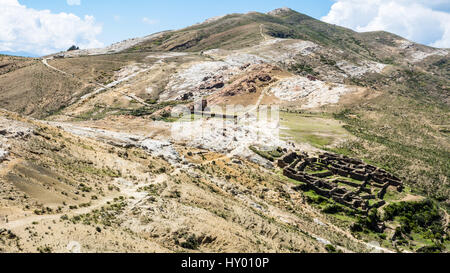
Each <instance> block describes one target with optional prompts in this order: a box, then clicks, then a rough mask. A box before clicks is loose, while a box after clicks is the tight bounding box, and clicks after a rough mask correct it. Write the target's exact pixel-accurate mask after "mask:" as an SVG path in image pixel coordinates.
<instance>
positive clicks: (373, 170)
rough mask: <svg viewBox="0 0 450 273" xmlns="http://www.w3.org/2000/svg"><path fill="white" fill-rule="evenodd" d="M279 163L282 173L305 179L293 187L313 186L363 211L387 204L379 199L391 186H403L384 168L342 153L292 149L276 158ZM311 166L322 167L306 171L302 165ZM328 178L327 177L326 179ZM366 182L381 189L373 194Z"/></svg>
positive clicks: (323, 194)
mask: <svg viewBox="0 0 450 273" xmlns="http://www.w3.org/2000/svg"><path fill="white" fill-rule="evenodd" d="M278 166H279V167H280V168H283V175H284V176H286V177H289V178H291V179H294V180H296V181H299V182H302V183H304V185H303V186H299V187H295V188H294V189H296V190H299V189H302V190H313V191H314V192H316V193H317V194H319V195H321V196H323V197H327V198H331V199H332V200H334V201H335V202H337V203H339V204H342V205H345V206H348V207H350V208H354V209H360V210H362V211H366V212H367V211H368V210H369V209H370V208H373V207H375V208H378V207H381V206H383V205H384V204H386V202H385V201H384V200H382V199H383V198H384V196H385V195H386V192H387V189H388V188H389V187H390V186H392V187H396V188H397V190H398V191H402V189H403V183H402V182H401V180H400V179H398V178H397V177H395V176H393V175H392V174H390V173H388V172H386V171H385V170H382V169H380V168H377V167H375V166H372V165H368V164H365V163H364V162H362V161H361V160H358V159H354V158H349V157H346V156H342V155H336V154H331V153H323V154H320V155H319V157H309V156H308V155H307V154H298V153H295V152H291V153H287V154H286V155H285V156H283V157H282V158H281V159H280V160H278ZM311 166H320V167H321V168H322V169H323V170H321V171H320V172H318V173H315V174H308V173H307V172H306V171H305V169H306V168H308V167H311ZM339 176H340V177H345V178H351V179H353V180H355V181H360V182H362V183H357V182H352V181H351V179H348V180H346V179H336V177H339ZM327 178H330V179H328V180H327ZM339 184H345V185H348V186H350V187H352V188H355V189H356V190H355V191H351V190H350V189H347V188H344V187H339ZM367 186H373V187H376V188H380V189H381V190H380V191H379V192H378V194H376V195H375V194H373V193H372V189H371V188H367ZM363 193H364V194H363ZM377 198H378V199H381V200H380V201H378V202H377V203H375V204H374V205H372V206H371V207H370V206H369V200H376V199H377Z"/></svg>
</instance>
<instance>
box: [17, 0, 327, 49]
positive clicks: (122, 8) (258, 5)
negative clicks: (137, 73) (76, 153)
mask: <svg viewBox="0 0 450 273" xmlns="http://www.w3.org/2000/svg"><path fill="white" fill-rule="evenodd" d="M19 2H20V3H21V4H24V5H26V6H27V7H30V8H34V9H38V10H41V9H50V10H51V11H52V12H54V13H59V12H67V13H74V14H75V15H77V16H79V17H83V16H84V15H86V14H88V15H93V16H94V17H95V19H96V21H97V22H99V23H102V25H103V32H102V34H101V35H99V36H98V38H99V40H100V41H102V42H103V43H104V44H105V45H106V44H111V43H113V42H117V41H121V40H124V39H127V38H133V37H140V36H145V35H148V34H151V33H153V32H158V31H162V30H168V29H179V28H183V27H186V26H190V25H193V24H195V23H199V22H202V21H204V20H206V19H208V18H211V17H214V16H219V15H224V14H229V13H235V12H237V13H246V12H248V11H259V12H268V11H271V10H273V9H276V8H280V7H285V6H286V7H290V8H292V9H295V10H297V11H300V12H303V13H306V14H308V15H310V16H313V17H315V18H321V17H322V16H325V15H326V14H327V13H328V11H329V10H330V7H331V5H332V4H333V1H331V0H302V1H299V0H285V1H280V0H276V1H261V0H227V1H211V0H199V1H186V0H184V1H183V0H167V1H155V0H146V1H143V0H127V1H123V0H122V1H121V0H81V3H80V5H79V6H77V5H74V6H70V5H68V4H67V3H66V1H65V0H56V1H55V0H52V1H45V0H39V1H36V0H21V1H19ZM143 18H148V19H149V20H150V22H148V23H145V22H143Z"/></svg>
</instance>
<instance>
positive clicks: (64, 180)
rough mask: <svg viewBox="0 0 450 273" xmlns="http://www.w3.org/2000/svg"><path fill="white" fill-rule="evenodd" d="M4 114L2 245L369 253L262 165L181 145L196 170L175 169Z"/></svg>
mask: <svg viewBox="0 0 450 273" xmlns="http://www.w3.org/2000/svg"><path fill="white" fill-rule="evenodd" d="M0 121H1V124H2V147H8V148H7V150H8V151H9V156H8V157H7V159H6V161H4V162H2V163H1V165H0V181H1V183H0V185H1V188H0V197H1V198H0V215H1V217H0V227H1V229H0V251H7V252H12V251H13V252H15V251H25V252H29V251H31V252H38V251H42V252H47V251H52V252H67V251H69V250H68V249H67V245H68V244H69V243H70V242H72V241H75V242H79V243H80V244H81V245H82V251H84V252H121V251H126V252H144V251H145V252H152V251H156V252H174V251H208V252H211V251H212V252H254V251H264V252H265V251H270V252H291V251H295V252H298V251H306V252H323V251H325V249H324V245H323V244H321V243H319V242H318V241H317V240H316V239H314V237H312V236H320V237H322V238H324V239H326V240H329V241H331V242H332V243H333V244H335V245H337V246H341V249H343V250H344V251H365V250H366V247H365V246H364V245H363V244H362V243H360V242H358V241H357V240H355V239H351V238H350V237H348V235H347V233H346V232H345V231H342V230H340V229H338V228H336V227H334V226H333V225H331V224H330V225H329V226H328V225H327V226H322V225H318V224H316V223H314V221H312V220H313V218H318V219H321V220H322V221H323V222H326V219H322V216H321V215H320V214H318V213H316V212H314V211H313V210H310V209H308V206H305V205H302V197H301V196H300V195H299V194H298V193H296V192H294V191H292V190H291V189H290V186H289V184H286V181H284V180H282V179H280V178H279V177H277V176H274V175H272V174H270V173H267V172H265V171H262V170H260V169H259V167H258V166H255V165H253V164H250V163H247V162H242V165H238V164H234V163H231V162H230V161H228V160H221V159H218V158H219V157H220V156H219V155H217V154H214V153H210V152H206V151H200V150H191V149H188V148H183V147H178V148H177V149H178V150H179V152H180V153H182V154H184V155H186V158H187V160H188V161H191V162H192V163H193V164H196V167H194V168H191V169H190V170H183V169H174V168H173V167H172V166H170V165H169V164H167V163H166V162H165V161H163V160H161V159H158V158H153V157H152V156H151V155H149V154H147V153H145V152H144V151H142V150H139V149H136V148H128V149H125V148H119V147H116V146H112V145H108V144H103V143H102V142H98V141H96V140H95V139H86V138H79V137H74V136H73V135H70V134H68V133H66V132H64V131H62V130H60V129H58V128H56V127H52V126H48V125H46V124H44V123H42V122H38V121H33V120H29V119H27V118H23V117H21V116H18V115H17V114H13V113H10V112H5V111H2V112H1V117H0ZM14 132H23V133H20V134H19V135H14ZM18 136H20V137H18ZM188 152H192V154H191V153H189V155H188ZM198 152H201V154H203V156H200V155H198V154H197V153H198ZM205 152H206V153H205ZM214 160H216V162H215V164H213V163H212V161H214ZM165 173H172V175H171V176H168V175H166V174H165Z"/></svg>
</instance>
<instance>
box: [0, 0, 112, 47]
mask: <svg viewBox="0 0 450 273" xmlns="http://www.w3.org/2000/svg"><path fill="white" fill-rule="evenodd" d="M101 32H102V26H101V25H99V24H98V23H96V22H95V18H94V17H93V16H88V15H86V16H84V18H80V17H78V16H76V15H74V14H68V13H58V14H55V13H52V12H51V11H50V10H35V9H31V8H27V7H26V6H24V5H21V4H20V3H19V2H18V1H17V0H0V51H10V52H18V51H24V52H29V53H34V54H39V55H45V54H50V53H54V52H57V51H60V50H66V49H67V48H69V47H70V46H71V45H74V44H75V45H78V46H79V47H80V48H94V47H101V46H103V44H102V43H101V42H99V41H98V40H97V38H96V37H97V35H99V34H100V33H101Z"/></svg>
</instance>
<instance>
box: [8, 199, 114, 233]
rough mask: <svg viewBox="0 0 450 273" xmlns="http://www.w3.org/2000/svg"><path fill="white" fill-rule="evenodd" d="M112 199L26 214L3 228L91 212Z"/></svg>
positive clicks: (12, 227) (15, 227)
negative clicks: (49, 212) (48, 212)
mask: <svg viewBox="0 0 450 273" xmlns="http://www.w3.org/2000/svg"><path fill="white" fill-rule="evenodd" d="M113 200H114V198H113V197H108V198H105V199H102V200H100V201H99V202H97V203H96V204H95V205H93V206H90V207H88V208H81V209H77V210H73V211H71V212H70V213H60V214H52V215H32V216H28V217H25V218H22V219H18V220H14V221H10V222H8V223H7V224H4V225H3V228H6V229H11V230H12V229H17V228H20V227H23V226H27V225H31V224H33V223H34V222H42V221H47V220H59V219H60V218H61V216H63V215H67V216H69V217H73V216H77V215H82V214H86V213H89V212H91V211H93V210H95V209H97V208H100V207H103V206H104V205H106V204H107V203H108V202H111V201H113Z"/></svg>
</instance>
